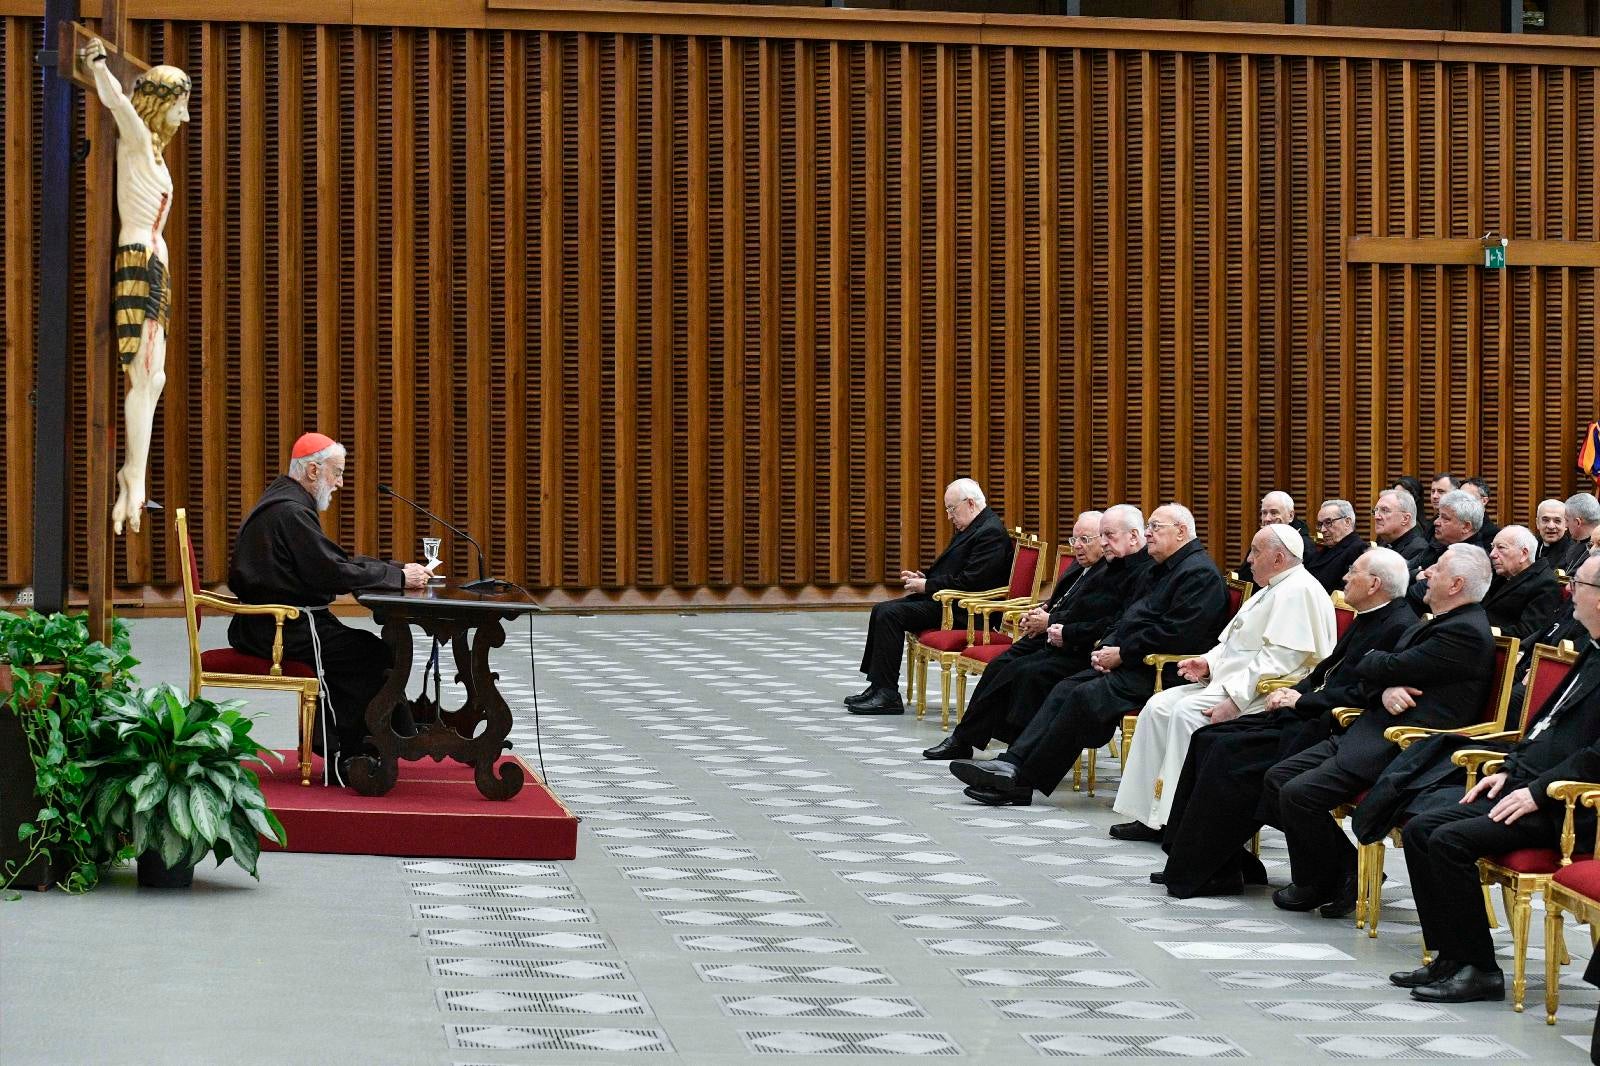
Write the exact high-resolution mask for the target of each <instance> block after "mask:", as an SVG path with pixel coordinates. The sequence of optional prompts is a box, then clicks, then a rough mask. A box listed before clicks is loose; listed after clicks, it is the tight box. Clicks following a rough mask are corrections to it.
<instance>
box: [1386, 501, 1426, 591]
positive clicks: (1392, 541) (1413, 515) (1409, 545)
mask: <svg viewBox="0 0 1600 1066" xmlns="http://www.w3.org/2000/svg"><path fill="white" fill-rule="evenodd" d="M1372 532H1373V535H1374V537H1375V538H1376V539H1377V542H1378V543H1379V544H1381V545H1383V546H1384V547H1385V548H1393V549H1394V550H1395V551H1397V552H1399V553H1400V557H1401V558H1403V559H1404V560H1405V561H1406V568H1407V570H1409V571H1410V573H1411V576H1412V577H1413V578H1415V577H1416V575H1417V572H1418V571H1420V570H1421V569H1422V568H1423V567H1424V566H1426V565H1427V560H1429V559H1430V558H1431V553H1432V547H1433V546H1432V542H1431V541H1429V540H1428V538H1427V537H1425V536H1423V534H1422V531H1421V530H1419V529H1418V528H1417V501H1416V497H1414V496H1412V495H1411V493H1410V492H1407V491H1405V490H1403V489H1389V490H1387V491H1385V492H1381V493H1379V494H1378V502H1377V503H1375V504H1373V506H1372Z"/></svg>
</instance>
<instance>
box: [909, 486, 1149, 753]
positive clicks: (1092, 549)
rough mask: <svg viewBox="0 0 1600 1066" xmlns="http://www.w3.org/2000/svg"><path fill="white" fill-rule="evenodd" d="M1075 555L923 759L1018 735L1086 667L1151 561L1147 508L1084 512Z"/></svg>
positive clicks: (1074, 537) (1119, 507)
mask: <svg viewBox="0 0 1600 1066" xmlns="http://www.w3.org/2000/svg"><path fill="white" fill-rule="evenodd" d="M1070 544H1071V547H1072V551H1073V554H1074V556H1075V557H1076V559H1077V563H1076V565H1075V566H1073V567H1071V568H1070V569H1069V570H1068V572H1067V573H1066V574H1063V575H1062V577H1061V580H1060V581H1059V582H1058V583H1057V586H1056V589H1055V590H1054V592H1053V594H1052V596H1051V598H1050V602H1049V603H1048V604H1046V605H1045V606H1044V607H1042V608H1036V609H1035V610H1034V611H1033V612H1031V613H1030V615H1029V616H1028V617H1025V618H1024V619H1023V628H1024V631H1025V632H1027V633H1028V635H1027V636H1024V637H1023V638H1022V639H1020V640H1018V641H1016V642H1015V643H1014V644H1012V645H1011V647H1009V648H1007V649H1006V650H1005V651H1004V652H1002V653H1001V654H999V655H998V656H996V657H995V658H994V660H993V661H992V662H990V663H989V665H988V666H987V667H986V668H985V669H984V671H983V673H982V675H980V677H979V680H978V687H977V689H976V690H974V691H973V693H972V699H971V700H970V701H969V702H968V703H967V709H966V713H965V714H963V715H962V717H961V721H960V722H958V723H956V727H955V729H954V730H953V731H952V732H951V733H950V735H949V736H948V737H945V738H944V740H942V741H940V742H939V743H938V744H935V745H934V746H933V747H931V748H929V749H927V750H926V751H924V752H923V753H922V756H923V758H925V759H970V758H972V754H973V750H974V749H975V748H985V747H988V745H989V742H990V741H991V740H996V739H998V740H1004V741H1006V742H1007V743H1010V742H1011V741H1013V740H1015V739H1016V738H1017V736H1018V735H1019V734H1021V732H1022V730H1023V729H1025V728H1027V725H1028V723H1029V722H1030V721H1032V720H1033V715H1034V714H1035V712H1037V711H1038V709H1039V707H1040V705H1041V704H1043V703H1044V700H1045V697H1046V696H1048V695H1050V690H1051V689H1053V688H1054V687H1055V686H1056V683H1057V682H1058V681H1061V680H1062V679H1063V678H1066V677H1070V676H1071V675H1073V674H1075V673H1077V672H1078V671H1080V670H1087V669H1088V668H1089V653H1090V652H1091V651H1093V650H1094V645H1095V642H1096V641H1097V640H1099V639H1100V637H1101V635H1102V634H1104V633H1105V631H1106V629H1108V628H1109V627H1110V625H1111V623H1112V622H1113V621H1115V620H1116V617H1117V615H1119V614H1121V613H1122V608H1123V607H1124V606H1125V605H1126V604H1127V602H1128V596H1129V593H1130V592H1131V591H1132V590H1133V588H1134V586H1135V585H1136V584H1137V582H1138V580H1139V578H1140V577H1142V576H1143V574H1144V572H1145V570H1147V569H1149V567H1150V566H1151V565H1152V563H1151V560H1150V555H1149V553H1148V552H1146V551H1145V548H1144V515H1142V514H1141V513H1140V512H1139V509H1138V508H1137V507H1133V506H1131V505H1129V504H1118V505H1117V506H1115V507H1111V508H1109V509H1107V510H1106V512H1105V513H1104V514H1101V513H1100V512H1099V511H1085V512H1084V513H1083V514H1081V515H1079V516H1078V521H1077V523H1076V524H1075V525H1073V527H1072V540H1071V542H1070Z"/></svg>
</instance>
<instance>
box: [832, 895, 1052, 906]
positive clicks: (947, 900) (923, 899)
mask: <svg viewBox="0 0 1600 1066" xmlns="http://www.w3.org/2000/svg"><path fill="white" fill-rule="evenodd" d="M861 896H862V898H864V899H865V900H866V901H867V902H868V903H875V904H878V905H879V906H883V907H983V908H996V907H1026V906H1027V905H1028V901H1027V900H1025V899H1023V898H1022V897H1021V896H1003V895H999V894H997V893H992V892H959V891H943V892H867V891H863V892H861Z"/></svg>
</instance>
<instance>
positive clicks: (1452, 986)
mask: <svg viewBox="0 0 1600 1066" xmlns="http://www.w3.org/2000/svg"><path fill="white" fill-rule="evenodd" d="M1411 998H1412V999H1420V1000H1425V1001H1427V1002H1429V1003H1477V1002H1479V1001H1481V1000H1501V999H1505V998H1506V975H1505V974H1503V973H1501V972H1500V968H1499V967H1498V966H1497V967H1495V968H1494V969H1492V970H1485V969H1482V968H1480V967H1477V966H1463V967H1461V969H1459V970H1457V971H1456V972H1455V973H1453V974H1451V975H1450V976H1449V977H1444V978H1440V979H1439V980H1437V981H1434V982H1433V983H1432V984H1426V985H1418V986H1417V987H1416V988H1413V989H1412V990H1411Z"/></svg>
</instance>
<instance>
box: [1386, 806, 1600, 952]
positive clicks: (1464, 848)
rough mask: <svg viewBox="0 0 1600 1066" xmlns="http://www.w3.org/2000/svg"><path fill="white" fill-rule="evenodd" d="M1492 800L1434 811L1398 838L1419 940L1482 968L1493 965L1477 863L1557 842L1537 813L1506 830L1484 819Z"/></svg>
mask: <svg viewBox="0 0 1600 1066" xmlns="http://www.w3.org/2000/svg"><path fill="white" fill-rule="evenodd" d="M1451 791H1453V792H1454V793H1455V794H1456V795H1458V796H1459V795H1460V794H1461V793H1462V792H1463V791H1464V790H1463V789H1454V790H1451ZM1504 794H1505V793H1504V792H1502V793H1501V795H1502V796H1504ZM1497 802H1499V797H1496V798H1495V799H1489V798H1487V797H1484V798H1480V799H1478V800H1477V801H1475V802H1473V803H1467V804H1462V803H1455V804H1450V805H1449V806H1442V807H1436V808H1433V809H1432V810H1428V811H1425V812H1423V813H1422V814H1419V815H1417V816H1416V817H1415V818H1413V819H1411V820H1410V821H1409V822H1407V823H1406V825H1405V828H1404V829H1403V830H1402V831H1401V833H1400V836H1401V840H1402V841H1403V842H1404V844H1405V847H1404V848H1403V849H1402V851H1403V853H1404V854H1405V857H1406V870H1407V871H1408V872H1409V873H1410V875H1411V894H1412V896H1413V897H1415V899H1416V901H1417V917H1418V918H1419V919H1420V920H1421V922H1422V936H1423V938H1424V940H1426V941H1427V943H1428V946H1429V947H1431V948H1433V949H1434V950H1435V951H1437V952H1438V954H1439V955H1440V956H1442V957H1443V958H1447V959H1450V960H1451V961H1453V962H1461V963H1466V964H1468V965H1470V966H1477V967H1480V968H1482V969H1486V970H1496V969H1499V964H1498V963H1496V962H1495V958H1494V941H1493V939H1492V938H1491V937H1490V935H1489V919H1488V917H1487V916H1486V915H1485V914H1484V910H1483V893H1482V891H1481V890H1480V889H1479V887H1478V860H1479V859H1480V858H1482V857H1484V856H1485V855H1498V854H1500V853H1501V852H1506V851H1512V850H1514V849H1516V848H1553V847H1556V846H1558V845H1559V843H1560V840H1561V826H1560V823H1559V822H1557V821H1556V820H1555V819H1554V818H1552V817H1550V816H1549V815H1548V814H1546V813H1545V811H1544V809H1543V808H1542V807H1541V808H1540V809H1538V810H1536V811H1534V812H1533V813H1531V814H1525V815H1523V816H1522V817H1521V818H1519V819H1517V820H1516V821H1515V822H1513V823H1511V824H1510V825H1504V824H1502V823H1500V822H1495V821H1491V820H1490V819H1489V818H1488V814H1489V811H1490V810H1491V809H1492V808H1493V807H1494V805H1495V804H1496V803H1497ZM1580 839H1581V838H1580Z"/></svg>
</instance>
